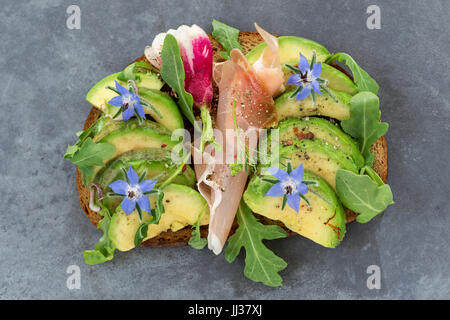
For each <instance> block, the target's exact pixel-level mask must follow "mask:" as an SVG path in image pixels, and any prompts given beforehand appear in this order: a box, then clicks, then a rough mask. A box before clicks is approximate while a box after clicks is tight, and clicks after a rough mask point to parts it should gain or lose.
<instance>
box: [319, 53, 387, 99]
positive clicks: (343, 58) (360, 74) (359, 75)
mask: <svg viewBox="0 0 450 320" xmlns="http://www.w3.org/2000/svg"><path fill="white" fill-rule="evenodd" d="M334 60H337V61H339V62H345V64H346V65H347V66H348V67H349V68H350V70H351V71H352V74H353V79H354V80H355V84H356V86H357V87H358V90H359V91H370V92H372V93H374V94H378V89H379V88H380V87H379V86H378V84H377V82H376V81H375V80H374V79H373V78H372V77H371V76H370V75H369V74H368V73H367V72H366V71H365V70H364V69H363V68H361V67H360V66H359V65H358V64H357V63H356V61H355V60H354V59H353V58H352V57H351V56H350V55H349V54H348V53H344V52H338V53H335V54H333V55H332V56H330V57H329V58H328V59H327V60H326V61H325V63H330V62H331V61H334Z"/></svg>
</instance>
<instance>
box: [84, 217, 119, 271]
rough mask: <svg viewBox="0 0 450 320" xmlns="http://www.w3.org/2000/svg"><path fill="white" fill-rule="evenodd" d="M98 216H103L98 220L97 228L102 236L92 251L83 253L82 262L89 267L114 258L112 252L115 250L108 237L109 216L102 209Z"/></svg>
mask: <svg viewBox="0 0 450 320" xmlns="http://www.w3.org/2000/svg"><path fill="white" fill-rule="evenodd" d="M99 214H101V215H102V216H103V219H102V220H100V222H99V223H98V226H97V227H98V228H99V229H100V230H102V231H103V236H102V237H101V238H100V240H99V241H98V243H97V245H96V246H95V249H94V250H86V251H84V253H83V257H84V262H85V263H86V264H89V265H95V264H99V263H103V262H107V261H110V260H112V259H113V258H114V251H115V250H116V248H115V246H114V244H113V243H112V242H111V240H110V239H109V236H108V230H109V224H110V222H111V215H110V213H109V211H108V209H106V208H102V210H100V212H99Z"/></svg>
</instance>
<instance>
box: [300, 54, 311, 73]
mask: <svg viewBox="0 0 450 320" xmlns="http://www.w3.org/2000/svg"><path fill="white" fill-rule="evenodd" d="M298 67H299V69H300V71H301V72H302V73H303V74H305V73H306V72H307V71H310V69H309V63H308V59H306V57H305V56H304V55H302V54H301V53H300V60H299V61H298Z"/></svg>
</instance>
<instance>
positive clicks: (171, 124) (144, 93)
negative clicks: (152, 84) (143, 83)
mask: <svg viewBox="0 0 450 320" xmlns="http://www.w3.org/2000/svg"><path fill="white" fill-rule="evenodd" d="M139 96H140V97H141V100H145V101H147V102H148V103H150V104H151V105H153V107H154V108H155V109H156V110H158V112H159V115H158V114H157V113H156V112H155V111H154V110H153V109H152V108H150V107H148V106H143V108H144V111H145V113H146V114H148V115H150V116H151V117H152V118H153V119H154V120H155V121H156V122H158V123H159V124H161V125H163V126H164V127H166V128H167V129H169V130H170V131H173V130H176V129H183V128H184V124H183V117H182V115H181V113H180V110H179V109H178V106H177V104H176V103H175V101H173V100H172V98H171V97H170V96H169V95H168V94H166V93H163V92H161V91H158V90H153V89H146V90H143V89H141V90H140V91H139Z"/></svg>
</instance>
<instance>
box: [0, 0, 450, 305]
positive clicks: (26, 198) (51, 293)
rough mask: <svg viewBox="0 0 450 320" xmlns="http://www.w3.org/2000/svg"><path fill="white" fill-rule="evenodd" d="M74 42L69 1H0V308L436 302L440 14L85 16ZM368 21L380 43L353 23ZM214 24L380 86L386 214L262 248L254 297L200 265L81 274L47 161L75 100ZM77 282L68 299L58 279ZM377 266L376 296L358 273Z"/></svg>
mask: <svg viewBox="0 0 450 320" xmlns="http://www.w3.org/2000/svg"><path fill="white" fill-rule="evenodd" d="M72 4H77V5H79V6H80V8H81V12H82V16H81V30H69V29H68V28H67V27H66V18H67V15H66V8H67V6H68V5H69V3H68V2H63V1H56V0H45V1H44V0H42V1H6V0H2V1H1V8H2V10H1V12H0V30H1V33H0V43H1V44H2V45H1V46H0V70H1V75H2V81H1V85H0V92H1V102H0V103H1V111H2V115H1V117H0V123H1V126H0V146H1V151H0V154H1V161H0V175H1V178H0V179H1V183H0V203H1V205H2V213H1V214H2V222H1V223H0V275H1V276H0V298H3V299H7V298H9V299H25V298H40V299H48V298H62V299H81V298H85V299H107V298H113V299H122V298H137V299H155V298H170V299H188V298H200V299H202V298H205V299H206V298H216V299H227V298H237V299H241V298H254V299H309V298H314V299H315V298H318V299H355V298H356V299H368V298H369V299H371V298H374V299H387V298H393V299H409V298H428V299H431V298H447V299H448V298H450V272H449V271H450V270H449V269H450V267H449V262H450V259H449V256H450V249H449V242H450V233H449V223H450V217H449V211H450V205H449V202H448V199H449V193H450V182H449V173H450V164H449V163H450V161H449V159H450V148H449V146H450V103H449V99H450V94H449V87H450V83H449V77H448V66H449V64H450V59H449V55H448V52H450V44H449V43H450V41H449V31H450V21H449V19H448V12H450V1H447V0H442V1H436V0H433V1H382V0H374V1H350V0H347V1H343V0H340V1H323V0H321V1H294V0H291V1H283V0H281V1H261V0H259V1H258V0H254V1H247V0H245V1H242V0H238V1H234V0H233V1H231V0H224V1H212V0H190V1H171V0H165V1H120V2H119V1H87V0H74V1H73V2H72ZM370 4H376V5H378V6H379V7H380V8H381V24H382V28H381V30H368V29H367V28H366V18H367V16H368V15H367V14H366V8H367V6H368V5H370ZM213 18H216V19H218V20H221V21H223V22H225V23H228V24H231V25H233V26H235V27H237V28H239V29H241V30H253V26H252V23H253V22H254V21H257V22H258V23H260V25H261V26H263V27H264V28H266V29H267V30H269V31H270V32H272V33H276V34H294V35H300V36H304V37H307V38H311V39H313V40H316V41H318V42H320V43H322V44H324V45H325V46H326V47H327V48H328V49H329V50H330V51H335V52H336V51H345V52H348V53H350V54H351V55H352V56H353V57H354V58H355V59H356V60H357V61H358V62H359V63H360V64H361V65H362V66H363V67H364V68H365V69H366V70H367V71H368V72H369V73H370V74H371V75H372V76H373V77H374V78H375V79H376V80H377V81H378V83H379V84H380V87H381V90H380V99H381V108H382V118H383V119H384V120H386V121H388V122H389V123H390V130H389V132H388V135H387V139H388V146H389V165H390V170H389V183H390V185H391V187H392V189H393V191H394V197H395V200H396V204H395V205H394V206H392V207H390V208H389V209H388V210H387V211H386V212H385V213H384V214H383V215H382V216H379V217H377V218H376V219H374V220H373V221H372V222H370V223H368V224H365V225H362V224H357V223H352V224H351V225H350V226H349V227H348V234H347V235H346V238H345V241H344V242H343V243H342V244H341V245H340V246H339V247H338V248H337V249H334V250H331V249H325V248H322V247H320V246H318V245H315V244H314V243H312V242H311V241H309V240H307V239H303V238H301V237H292V238H289V239H282V240H277V241H272V242H270V243H269V247H270V248H272V249H274V250H275V252H276V253H277V254H278V255H280V256H281V257H283V258H284V259H285V260H286V261H287V262H288V264H289V265H288V267H287V269H286V270H285V271H283V272H282V276H283V278H284V286H283V287H281V288H268V287H265V286H263V285H261V284H255V283H252V282H251V281H249V280H247V279H246V278H244V276H243V273H242V272H243V263H244V261H243V260H244V257H243V255H242V254H241V255H240V257H239V259H238V260H237V261H236V262H234V263H233V264H229V263H227V262H226V261H225V259H224V258H223V256H220V257H215V256H214V255H213V254H212V253H210V252H209V251H208V250H203V251H196V250H193V249H191V248H189V247H183V248H169V249H164V248H160V249H158V248H157V249H149V248H139V249H136V250H134V251H132V252H128V253H120V252H119V253H117V254H116V257H115V259H114V261H112V262H109V263H106V264H104V265H99V266H94V267H92V266H87V265H85V264H84V263H83V259H82V252H83V250H85V249H91V248H93V247H94V245H95V243H96V242H97V239H98V238H99V237H100V235H101V234H100V232H99V231H97V230H96V229H95V228H94V227H93V226H92V225H91V224H90V223H89V221H88V220H87V219H86V218H85V217H84V216H83V212H82V210H81V208H80V206H79V204H78V198H77V193H76V189H75V168H74V166H73V165H72V164H71V163H70V162H69V161H64V160H63V159H62V155H63V153H64V151H65V148H66V147H67V144H69V143H73V142H74V141H75V132H77V131H78V130H80V129H81V128H82V125H83V122H84V120H85V118H86V116H87V114H88V112H89V110H90V106H89V105H88V103H87V102H86V101H85V100H84V96H85V94H86V92H87V91H88V90H89V88H90V87H91V86H92V85H94V84H95V83H96V82H97V81H98V80H99V79H101V78H102V77H104V76H106V75H107V74H110V73H113V72H117V71H119V70H121V69H122V68H123V67H124V66H125V65H126V64H127V63H129V62H130V61H131V60H133V59H134V58H136V57H138V56H140V55H141V54H142V52H143V49H144V47H145V45H147V44H150V43H151V40H152V39H153V37H154V36H155V35H156V34H157V33H159V32H162V31H166V30H167V29H169V28H171V27H177V26H178V25H180V24H189V25H190V24H193V23H196V24H198V25H200V26H201V27H203V28H204V29H205V30H206V31H207V32H210V31H211V20H212V19H213ZM72 264H76V265H79V266H80V267H81V289H80V290H72V291H71V290H68V289H67V287H66V278H67V276H68V275H67V274H66V268H67V267H68V266H69V265H72ZM373 264H375V265H379V266H380V267H381V271H382V288H381V290H368V289H367V287H366V279H367V277H368V275H367V274H366V268H367V267H368V266H369V265H373Z"/></svg>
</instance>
